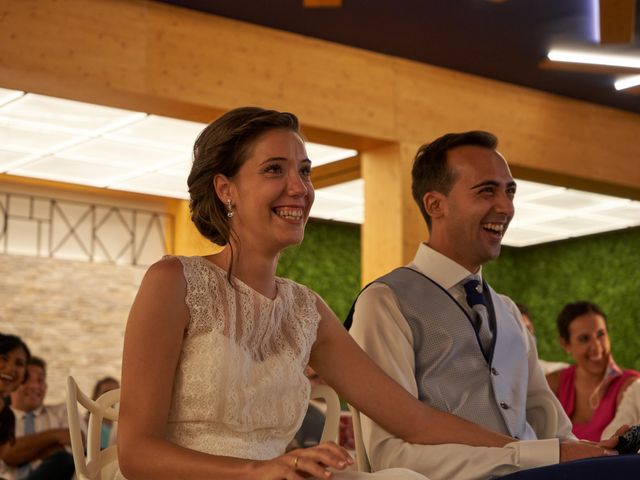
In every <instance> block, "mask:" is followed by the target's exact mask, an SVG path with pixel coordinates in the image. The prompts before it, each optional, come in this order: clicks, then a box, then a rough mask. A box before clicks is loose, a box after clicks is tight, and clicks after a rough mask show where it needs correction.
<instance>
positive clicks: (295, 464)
mask: <svg viewBox="0 0 640 480" xmlns="http://www.w3.org/2000/svg"><path fill="white" fill-rule="evenodd" d="M299 459H300V457H296V458H295V459H294V460H293V468H298V460H299Z"/></svg>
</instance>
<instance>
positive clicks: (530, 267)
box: [278, 220, 640, 370]
mask: <svg viewBox="0 0 640 480" xmlns="http://www.w3.org/2000/svg"><path fill="white" fill-rule="evenodd" d="M483 272H484V276H485V278H487V280H488V281H489V282H490V283H491V285H492V286H493V288H494V289H496V290H497V291H498V292H501V293H504V294H506V295H509V296H510V297H511V298H513V299H514V300H516V301H519V302H522V303H524V304H526V305H527V306H528V307H529V310H530V312H531V316H532V318H533V323H534V326H535V329H536V338H537V340H538V350H539V352H540V357H541V358H544V359H546V360H563V361H569V357H568V356H567V355H566V354H565V353H564V350H562V349H561V348H560V345H559V343H558V335H557V332H556V327H555V318H556V315H557V314H558V312H559V311H560V309H561V308H562V306H563V305H564V304H565V303H568V302H574V301H577V300H591V301H594V302H596V303H597V304H599V305H600V306H601V307H602V308H603V309H604V311H605V312H606V313H607V316H608V317H609V333H610V336H611V343H612V347H613V353H614V356H615V358H616V360H617V362H618V363H619V364H620V365H622V366H624V367H627V368H635V369H637V370H640V328H639V327H640V228H634V229H627V230H620V231H617V232H612V233H607V234H602V235H593V236H589V237H581V238H576V239H570V240H565V241H562V242H555V243H549V244H543V245H534V246H531V247H526V248H510V247H503V249H502V254H501V255H500V258H499V259H498V260H496V261H494V262H491V263H489V264H487V265H486V266H485V267H484V270H483ZM278 275H280V276H283V277H288V278H291V279H293V280H296V281H298V282H300V283H303V284H305V285H307V286H309V287H310V288H312V289H313V290H315V291H316V292H318V293H319V294H320V295H321V296H322V297H323V298H324V299H325V300H326V302H327V303H328V304H329V306H330V307H331V308H332V309H333V311H334V312H336V314H337V315H338V317H339V318H340V319H342V320H344V317H345V316H346V314H347V312H348V311H349V308H350V307H351V303H352V302H353V299H354V298H355V296H356V295H357V294H358V292H359V291H360V228H359V227H358V226H352V225H345V224H335V223H327V222H321V221H317V220H310V221H309V223H308V225H307V230H306V233H305V239H304V242H302V244H301V245H300V246H298V247H292V248H289V249H287V250H285V251H284V252H283V254H282V257H281V258H280V264H279V266H278Z"/></svg>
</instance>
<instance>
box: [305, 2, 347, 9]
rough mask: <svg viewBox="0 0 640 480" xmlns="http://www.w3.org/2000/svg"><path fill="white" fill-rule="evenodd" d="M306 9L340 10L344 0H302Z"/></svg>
mask: <svg viewBox="0 0 640 480" xmlns="http://www.w3.org/2000/svg"><path fill="white" fill-rule="evenodd" d="M302 5H304V7H305V8H340V7H341V6H342V0H302Z"/></svg>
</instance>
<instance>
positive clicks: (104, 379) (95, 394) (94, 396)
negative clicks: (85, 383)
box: [91, 376, 120, 400]
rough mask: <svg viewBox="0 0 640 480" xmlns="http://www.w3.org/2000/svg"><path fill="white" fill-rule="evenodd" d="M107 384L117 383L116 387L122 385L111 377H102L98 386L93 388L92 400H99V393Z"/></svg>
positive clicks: (97, 383)
mask: <svg viewBox="0 0 640 480" xmlns="http://www.w3.org/2000/svg"><path fill="white" fill-rule="evenodd" d="M105 383H115V384H116V385H120V382H118V380H116V379H115V378H113V377H109V376H107V377H102V378H101V379H100V380H98V381H97V382H96V384H95V385H94V387H93V394H92V395H91V398H92V399H93V400H97V399H98V392H99V391H100V389H101V388H102V385H104V384H105Z"/></svg>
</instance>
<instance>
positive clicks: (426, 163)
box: [345, 131, 638, 480]
mask: <svg viewBox="0 0 640 480" xmlns="http://www.w3.org/2000/svg"><path fill="white" fill-rule="evenodd" d="M496 147H497V139H496V137H495V136H494V135H492V134H490V133H488V132H481V131H472V132H466V133H453V134H447V135H444V136H443V137H440V138H438V139H437V140H435V141H433V142H432V143H429V144H426V145H424V146H422V147H421V148H420V149H419V150H418V153H417V155H416V158H415V161H414V165H413V170H412V193H413V197H414V199H415V201H416V203H417V204H418V206H419V208H420V211H421V212H422V215H423V216H424V218H425V220H426V222H427V226H428V228H429V233H430V235H429V241H428V242H427V243H423V244H421V245H420V246H419V247H418V252H417V253H416V256H415V258H414V260H413V262H411V263H410V264H409V265H407V266H406V267H402V268H399V269H396V270H394V271H392V272H391V273H389V274H387V275H385V276H383V277H381V278H379V279H377V280H376V281H375V282H373V283H372V284H371V285H369V286H368V287H366V288H365V289H364V290H363V291H362V292H361V294H360V296H359V297H358V299H357V301H356V303H355V305H354V311H353V326H352V328H351V334H352V335H353V337H354V338H355V340H356V341H357V342H358V343H359V344H360V346H361V347H362V348H363V349H364V350H365V351H366V352H367V353H368V354H369V355H370V356H371V357H372V358H373V360H374V361H375V362H376V363H377V364H378V365H379V366H380V367H382V368H383V369H384V370H385V371H386V372H387V373H388V374H389V375H390V376H391V377H393V378H394V379H395V380H397V381H398V382H399V383H400V384H401V385H402V386H404V388H406V389H407V390H408V391H409V392H410V393H412V394H413V395H414V396H416V397H417V398H419V399H420V400H421V401H423V402H425V403H427V404H429V405H431V406H433V407H436V408H438V409H441V410H444V411H446V412H449V413H453V414H455V415H458V416H460V417H463V418H465V419H467V420H470V421H472V422H475V423H479V424H481V425H483V426H485V427H487V428H489V429H491V430H494V431H497V432H500V433H503V434H505V435H508V436H511V437H513V438H514V442H513V443H510V444H508V445H507V446H505V447H503V448H485V447H470V446H466V445H459V444H447V445H428V446H425V445H414V444H410V443H407V442H404V441H402V440H401V439H398V438H396V437H393V436H392V435H391V434H389V433H388V432H386V431H385V430H384V429H382V428H380V427H379V426H378V425H376V424H375V423H373V422H372V421H371V420H369V419H368V418H366V417H364V418H363V419H362V431H363V437H364V438H363V440H364V443H365V448H366V450H367V454H368V456H369V460H370V463H371V465H372V467H373V468H374V469H375V470H378V469H382V468H388V467H400V466H402V467H406V468H410V469H413V470H415V471H417V472H419V473H422V474H423V475H427V476H428V477H429V478H430V479H431V480H450V479H455V480H472V479H475V480H479V479H488V478H496V477H503V476H507V477H510V478H511V477H513V478H514V479H515V478H518V479H525V478H526V479H529V478H531V479H533V478H544V479H555V478H573V477H572V476H571V475H572V474H573V472H580V475H579V477H576V478H598V477H597V475H596V477H593V476H590V475H588V474H587V475H586V476H583V475H582V472H584V471H587V472H591V470H593V471H594V472H596V471H599V474H602V472H603V470H602V468H603V467H602V464H603V463H607V464H608V465H609V467H608V468H611V467H613V468H614V470H615V471H616V472H624V471H626V470H625V469H627V468H628V469H629V470H628V471H629V472H631V471H632V470H631V468H637V467H638V463H637V460H638V458H634V459H632V460H631V462H634V461H635V467H634V466H633V465H623V464H626V463H629V462H627V461H626V460H625V459H624V458H622V457H618V458H616V459H615V460H616V461H615V462H614V463H615V466H614V465H612V464H611V463H610V462H597V461H598V460H612V459H611V458H606V459H605V458H597V459H589V460H579V461H578V462H569V461H571V460H578V459H584V458H589V457H600V456H603V455H606V454H609V453H611V451H610V450H609V449H610V448H612V447H613V446H614V445H615V443H616V442H617V439H615V440H610V441H609V442H608V443H606V444H602V445H596V444H586V443H581V442H577V441H575V437H574V436H573V435H572V434H571V423H570V421H569V419H568V418H567V417H566V415H565V414H564V412H563V411H562V407H560V405H559V403H558V402H557V400H556V398H555V397H554V395H553V393H551V391H550V390H549V388H548V386H547V383H546V381H545V378H544V375H543V373H542V370H541V369H540V367H539V364H538V359H537V356H538V355H537V351H536V347H535V343H534V341H533V338H532V337H531V335H529V334H528V333H527V331H526V329H525V328H524V326H523V324H522V321H521V317H520V313H519V311H518V309H517V307H516V306H515V304H514V303H513V302H512V301H511V300H510V299H509V298H507V297H505V296H503V295H498V294H497V293H496V292H495V291H494V290H493V289H492V288H491V287H490V286H489V285H488V284H487V282H486V281H485V280H484V279H483V278H482V265H483V264H485V263H486V262H488V261H490V260H493V259H495V258H496V257H498V255H499V254H500V248H501V242H502V238H503V236H504V234H505V232H506V231H507V228H508V226H509V223H510V222H511V220H512V218H513V215H514V206H513V199H514V195H515V193H516V183H515V181H514V180H513V177H512V176H511V172H510V171H509V167H508V165H507V162H506V161H505V159H504V158H503V157H502V155H500V153H498V151H497V150H496ZM350 322H351V318H349V319H347V321H346V322H345V325H347V326H349V323H350ZM533 397H536V398H538V399H539V398H540V397H546V398H547V399H548V400H549V401H550V402H552V404H554V405H555V406H556V410H557V417H558V418H557V419H558V422H557V430H556V432H555V434H554V435H553V438H549V439H543V440H538V437H537V434H536V432H535V430H534V428H533V426H532V424H530V423H529V421H531V422H532V423H533V420H532V419H529V420H528V419H527V406H528V405H530V404H531V402H532V399H533ZM518 440H523V441H518ZM594 460H596V462H595V463H597V464H599V465H600V468H601V469H600V470H598V468H599V467H598V465H596V467H595V468H593V466H592V465H588V466H586V467H584V468H583V469H582V470H575V468H576V464H584V463H585V462H586V463H589V462H591V463H594ZM563 462H569V463H563ZM535 467H541V468H535ZM577 467H578V468H581V467H580V465H578V466H577ZM567 468H570V469H571V470H569V472H570V473H569V474H568V475H569V476H566V475H567ZM606 468H607V467H605V469H606ZM614 478H622V477H617V476H616V477H614Z"/></svg>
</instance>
